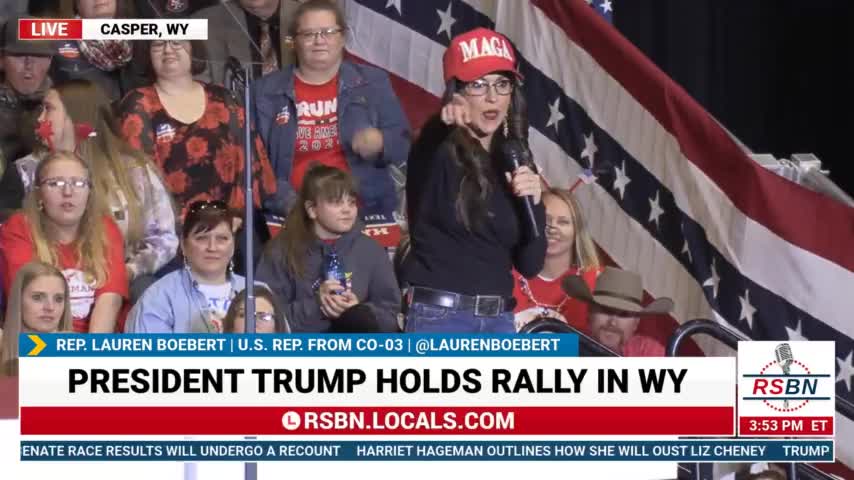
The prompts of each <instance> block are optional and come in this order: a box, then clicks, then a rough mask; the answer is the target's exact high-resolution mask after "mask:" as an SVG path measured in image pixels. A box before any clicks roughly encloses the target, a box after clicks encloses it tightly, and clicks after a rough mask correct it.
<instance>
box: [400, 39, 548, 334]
mask: <svg viewBox="0 0 854 480" xmlns="http://www.w3.org/2000/svg"><path fill="white" fill-rule="evenodd" d="M515 59H516V56H515V52H514V50H513V46H512V45H511V43H510V41H509V40H507V38H505V37H504V36H503V35H501V34H498V33H496V32H493V31H491V30H487V29H484V28H479V29H476V30H472V31H470V32H467V33H464V34H462V35H459V36H457V37H455V38H454V39H453V40H451V44H450V46H449V47H448V49H447V50H446V51H445V56H444V58H443V63H444V75H445V83H446V85H447V86H446V91H445V95H444V98H443V100H444V101H443V103H444V105H445V106H444V107H443V109H442V112H441V113H440V114H437V115H435V116H434V117H433V118H432V119H431V120H428V122H427V124H426V125H425V127H424V128H423V130H422V133H421V136H420V138H419V139H418V140H417V142H416V144H415V145H414V146H413V148H412V149H411V152H412V153H411V154H410V158H409V162H408V167H407V182H406V188H407V192H406V193H407V198H406V202H407V207H408V208H407V210H408V221H409V231H410V251H409V254H408V255H407V256H406V259H405V260H404V261H403V265H402V266H401V271H402V277H403V283H404V285H405V286H407V287H408V289H407V295H406V297H407V298H406V302H405V308H406V309H407V312H406V331H408V332H460V333H478V332H482V333H511V332H514V331H515V329H514V327H513V308H514V306H515V303H516V302H515V300H514V299H513V277H512V274H511V271H512V270H513V269H514V268H515V269H516V271H518V272H519V273H521V274H522V275H524V276H526V277H531V276H534V275H536V274H537V273H539V271H540V270H541V269H542V268H543V261H544V256H545V250H546V241H545V234H544V226H545V211H544V209H543V205H542V204H541V202H540V197H541V194H542V191H541V186H540V179H539V177H538V176H537V175H536V174H535V173H534V171H533V170H532V168H533V165H532V163H531V162H530V156H531V155H530V150H529V149H528V147H527V143H528V135H527V132H528V122H527V116H526V115H527V111H526V106H525V102H524V97H523V94H522V92H521V91H520V86H521V75H520V74H519V73H518V71H517V69H516V61H515ZM510 143H513V144H515V145H518V147H517V148H519V149H520V150H521V152H520V155H519V156H520V159H521V163H523V165H521V166H518V167H516V168H507V167H506V166H505V165H506V164H507V162H506V160H505V159H504V158H503V153H502V152H503V150H504V148H505V145H508V144H510ZM520 197H529V200H530V202H531V205H532V210H533V214H534V217H535V220H536V223H537V230H538V231H537V232H534V231H533V230H532V229H531V228H530V226H529V225H528V224H527V219H526V217H525V215H526V212H524V210H523V209H521V208H520Z"/></svg>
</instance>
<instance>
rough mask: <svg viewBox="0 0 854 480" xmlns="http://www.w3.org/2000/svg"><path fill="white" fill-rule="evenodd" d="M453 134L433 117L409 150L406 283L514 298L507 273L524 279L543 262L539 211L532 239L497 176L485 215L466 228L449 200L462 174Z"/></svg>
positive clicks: (453, 198)
mask: <svg viewBox="0 0 854 480" xmlns="http://www.w3.org/2000/svg"><path fill="white" fill-rule="evenodd" d="M452 131H453V130H452V129H451V128H449V127H446V126H445V125H444V124H442V123H441V121H440V120H438V118H433V119H431V120H430V121H428V123H427V125H425V127H424V129H423V130H422V132H421V136H420V137H419V139H418V141H417V142H416V143H415V145H413V147H412V149H411V150H410V155H409V162H408V164H407V177H406V200H407V206H408V216H409V219H408V221H409V230H410V235H411V242H412V249H411V251H410V253H409V255H408V256H407V258H406V260H405V262H404V264H403V266H402V275H403V280H404V282H405V283H406V284H409V285H413V286H422V287H430V288H435V289H440V290H447V291H451V292H456V293H461V294H465V295H502V296H504V297H510V296H512V294H513V277H512V275H511V269H512V268H514V267H515V268H516V270H517V271H518V272H519V273H521V274H522V275H524V276H526V277H533V276H534V275H536V274H538V273H539V272H540V271H541V270H542V268H543V263H544V261H545V254H546V239H545V233H544V230H545V208H544V207H543V204H542V202H540V203H539V204H538V205H535V206H534V215H535V217H536V219H537V227H538V228H539V230H540V236H539V238H536V239H535V238H532V235H530V233H529V232H527V227H526V226H525V223H523V220H524V217H522V216H521V206H520V202H519V201H518V200H519V199H518V197H516V196H514V195H513V192H512V190H511V189H510V186H509V185H507V182H506V181H504V180H503V172H499V175H496V178H498V179H501V180H497V181H496V184H495V185H493V190H492V194H491V195H490V197H489V198H488V199H487V201H486V207H487V218H486V219H485V221H484V222H483V223H482V224H481V225H480V226H472V231H469V230H467V229H466V227H465V225H463V223H462V222H461V221H460V220H459V218H458V216H457V210H456V205H455V204H456V199H457V194H458V193H459V189H460V180H461V172H460V169H459V167H458V166H457V165H456V164H455V163H454V160H453V157H452V156H451V151H452V150H451V149H452V148H453V146H452V145H451V142H450V140H449V135H450V133H451V132H452Z"/></svg>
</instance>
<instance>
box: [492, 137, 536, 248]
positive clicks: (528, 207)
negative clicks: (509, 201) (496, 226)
mask: <svg viewBox="0 0 854 480" xmlns="http://www.w3.org/2000/svg"><path fill="white" fill-rule="evenodd" d="M524 152H525V147H524V145H523V144H522V142H520V141H519V140H517V139H511V140H507V141H506V142H504V145H503V146H502V152H501V153H502V154H503V159H504V162H505V173H504V175H505V177H506V178H507V182H509V183H510V186H511V188H512V189H513V195H515V196H517V197H519V199H520V201H521V202H522V204H523V206H524V209H525V216H526V217H527V219H528V228H529V230H528V231H529V233H530V234H531V238H538V237H539V236H540V229H539V227H538V226H537V217H536V216H535V215H534V205H539V203H540V200H541V199H542V196H543V186H542V183H541V182H540V177H539V176H538V175H537V174H535V173H534V171H533V170H531V168H530V167H528V166H527V165H523V158H524V156H523V154H524Z"/></svg>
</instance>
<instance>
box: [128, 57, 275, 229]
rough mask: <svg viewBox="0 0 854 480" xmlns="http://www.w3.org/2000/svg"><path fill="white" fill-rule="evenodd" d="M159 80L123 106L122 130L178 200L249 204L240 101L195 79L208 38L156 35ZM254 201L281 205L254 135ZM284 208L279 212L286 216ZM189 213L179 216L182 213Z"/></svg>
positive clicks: (133, 94)
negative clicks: (178, 38)
mask: <svg viewBox="0 0 854 480" xmlns="http://www.w3.org/2000/svg"><path fill="white" fill-rule="evenodd" d="M148 51H149V55H148V56H147V57H148V58H147V59H146V60H149V61H150V63H151V65H150V67H151V68H150V69H149V70H150V71H151V73H152V74H153V77H154V84H153V85H150V86H147V87H142V88H137V89H135V90H133V91H131V92H130V93H128V94H127V96H126V97H125V98H124V99H123V100H122V102H121V104H120V105H119V107H118V115H119V118H120V129H121V135H122V136H123V137H124V139H125V140H126V141H127V142H128V143H130V144H131V145H132V146H133V147H134V148H138V149H141V150H143V151H144V152H145V153H146V154H148V155H150V156H151V158H153V159H154V163H156V164H157V165H158V166H159V167H160V168H161V169H162V170H163V172H164V174H165V176H166V183H167V184H168V186H169V188H170V190H171V191H172V194H173V195H174V197H175V200H176V201H177V203H178V205H181V206H183V207H184V208H185V209H186V207H187V206H188V205H190V204H192V203H194V202H197V201H206V200H221V201H225V202H227V203H228V204H229V206H230V207H231V208H232V209H235V210H240V209H242V208H243V204H244V200H243V199H244V193H243V184H244V180H243V175H244V171H243V170H244V158H243V157H244V155H243V151H244V149H243V122H244V119H245V114H244V110H243V107H241V106H240V105H238V104H237V102H236V101H234V99H233V98H231V93H229V92H228V91H227V90H226V89H225V88H223V87H220V86H217V85H208V84H203V83H199V82H197V81H195V80H193V75H194V74H198V73H199V72H201V71H202V69H204V61H203V60H201V59H202V58H204V57H205V53H204V42H201V41H162V40H157V41H152V42H150V44H149V49H148ZM252 142H253V147H254V149H255V152H254V162H253V164H252V176H253V179H254V181H253V192H254V204H255V206H261V205H262V202H264V204H265V205H266V206H267V207H268V208H271V209H273V210H278V208H277V206H276V205H277V202H276V201H275V200H274V199H273V195H274V194H275V193H276V178H275V176H274V174H273V170H272V168H271V167H270V161H269V160H268V158H267V152H266V151H265V149H264V145H263V144H262V143H261V140H260V137H258V135H254V136H253V139H252ZM283 208H284V207H282V211H281V212H277V213H282V214H284V210H283ZM186 213H187V212H186V211H183V212H181V215H180V216H179V218H184V216H185V215H186Z"/></svg>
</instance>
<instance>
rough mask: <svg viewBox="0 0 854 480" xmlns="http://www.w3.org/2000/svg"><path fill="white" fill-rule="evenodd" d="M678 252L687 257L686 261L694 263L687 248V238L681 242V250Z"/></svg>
mask: <svg viewBox="0 0 854 480" xmlns="http://www.w3.org/2000/svg"><path fill="white" fill-rule="evenodd" d="M680 253H684V254H685V255H686V256H687V257H688V261H689V262H691V263H694V259H693V258H691V249H690V248H688V239H687V238H686V239H685V240H683V243H682V251H681V252H680Z"/></svg>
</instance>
